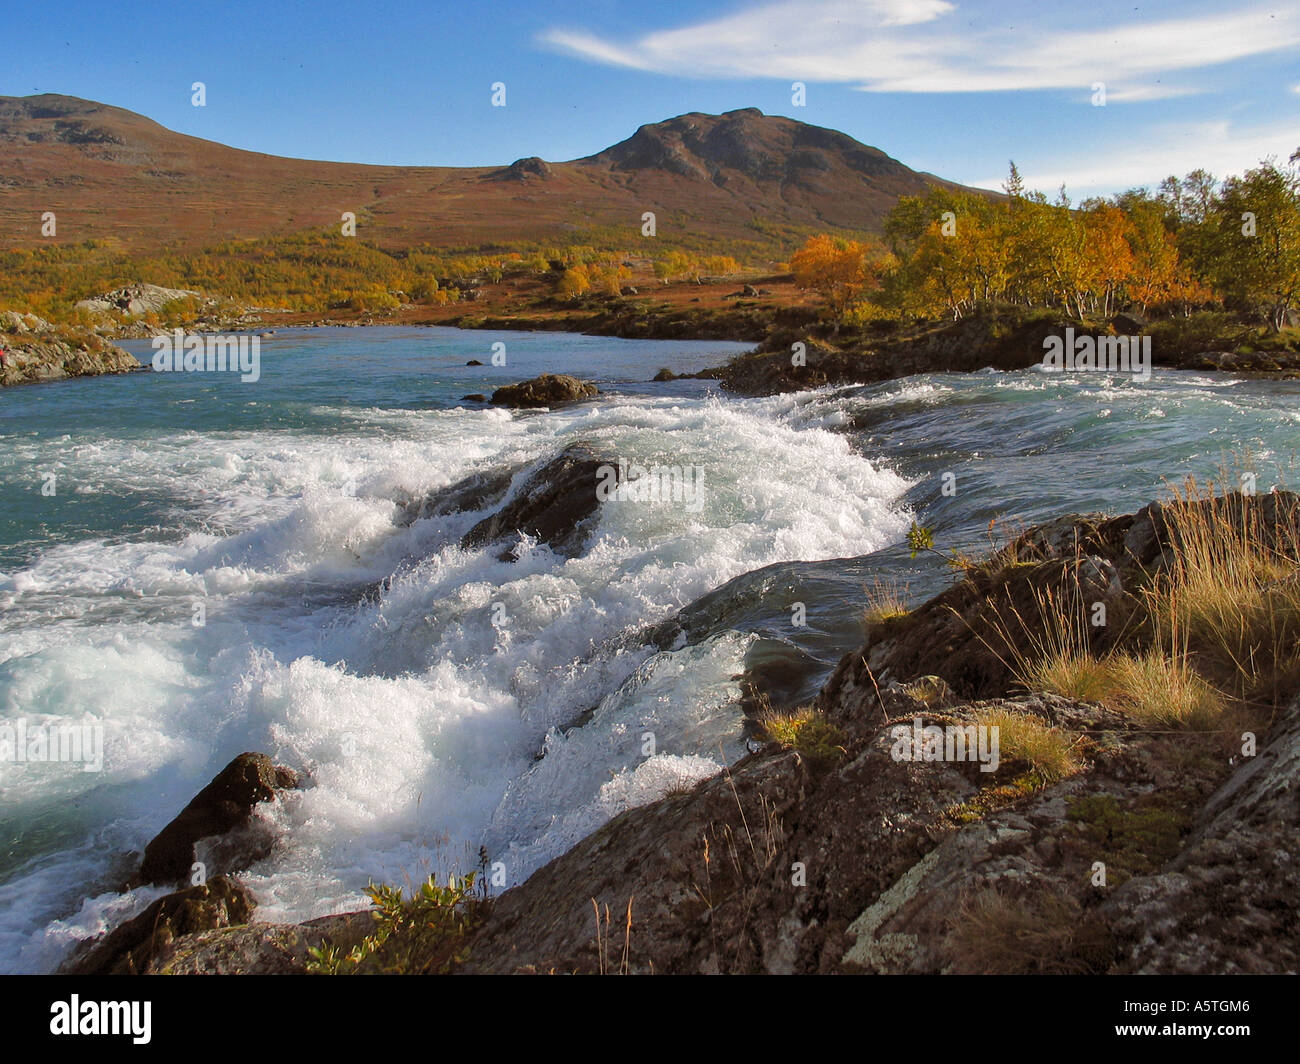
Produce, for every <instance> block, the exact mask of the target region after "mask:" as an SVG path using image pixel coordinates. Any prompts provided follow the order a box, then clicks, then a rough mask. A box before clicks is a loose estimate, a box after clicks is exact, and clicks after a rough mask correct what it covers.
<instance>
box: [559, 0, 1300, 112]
mask: <svg viewBox="0 0 1300 1064" xmlns="http://www.w3.org/2000/svg"><path fill="white" fill-rule="evenodd" d="M542 39H543V40H544V41H545V42H546V43H548V44H550V45H552V46H554V47H557V48H559V49H562V50H564V51H567V52H569V53H571V54H574V55H577V56H581V57H583V58H586V59H590V60H593V61H595V62H600V63H607V64H611V65H615V66H624V67H632V68H635V69H638V70H646V71H654V72H658V73H663V74H675V75H680V76H687V77H715V78H731V77H736V78H739V77H772V78H781V79H787V78H788V79H791V80H804V81H825V82H844V83H848V84H852V85H855V86H857V87H858V88H861V89H862V90H863V91H866V92H909V93H930V92H987V91H1006V90H1025V89H1060V88H1079V87H1081V86H1088V85H1091V84H1092V83H1093V82H1096V81H1104V82H1106V84H1107V89H1108V96H1109V98H1110V99H1113V100H1117V101H1124V100H1139V99H1141V100H1149V99H1158V98H1162V97H1165V96H1170V95H1183V94H1186V93H1188V92H1191V91H1195V90H1192V89H1187V88H1179V87H1175V86H1168V85H1163V84H1158V83H1157V76H1158V75H1161V74H1169V73H1176V72H1180V71H1190V70H1198V69H1203V68H1205V67H1209V66H1214V65H1217V64H1220V63H1227V62H1231V61H1233V60H1237V59H1243V58H1247V57H1249V56H1254V55H1262V54H1266V53H1269V52H1276V51H1282V50H1285V49H1288V48H1295V47H1297V46H1300V9H1296V10H1279V11H1272V12H1270V11H1268V10H1266V9H1263V8H1261V9H1257V10H1248V11H1236V12H1230V13H1226V14H1211V15H1187V16H1174V17H1169V18H1164V19H1155V20H1145V21H1131V22H1125V23H1120V24H1116V25H1115V26H1113V27H1111V28H1109V29H1106V30H1087V31H1078V30H1064V29H1056V28H1052V27H1050V26H1046V25H1044V24H1042V22H1041V20H1040V21H1039V22H1037V23H1029V24H1025V25H1021V26H1017V27H1016V28H1014V29H1012V28H1009V27H1006V26H1004V25H999V26H998V27H997V28H980V27H979V26H977V25H973V24H972V23H970V22H965V21H964V20H963V19H962V17H961V16H960V13H959V12H958V8H957V6H956V5H955V4H952V3H948V2H947V0H777V2H770V3H765V4H762V5H760V6H758V7H755V8H752V9H749V10H746V11H741V12H737V13H735V14H731V15H726V16H724V17H721V18H716V19H711V20H708V21H704V22H699V23H696V24H694V25H688V26H684V27H681V28H678V29H670V30H661V31H657V32H653V33H648V34H645V35H643V36H641V37H639V38H637V39H635V40H632V41H627V42H623V43H619V42H615V41H611V40H607V39H604V38H601V37H597V36H595V35H594V34H591V33H587V32H584V31H581V30H561V29H555V30H551V31H549V32H548V33H546V34H544V35H543V38H542Z"/></svg>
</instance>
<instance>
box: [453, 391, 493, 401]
mask: <svg viewBox="0 0 1300 1064" xmlns="http://www.w3.org/2000/svg"><path fill="white" fill-rule="evenodd" d="M460 401H461V402H462V403H486V402H487V396H486V395H484V394H483V393H482V392H470V394H469V395H462V396H461V397H460Z"/></svg>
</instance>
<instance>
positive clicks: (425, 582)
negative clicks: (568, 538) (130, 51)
mask: <svg viewBox="0 0 1300 1064" xmlns="http://www.w3.org/2000/svg"><path fill="white" fill-rule="evenodd" d="M498 341H499V342H502V343H504V344H505V345H506V350H507V360H508V368H495V367H493V366H492V365H491V364H490V361H491V351H492V344H493V343H496V342H498ZM126 346H128V347H130V348H131V349H132V350H133V351H134V352H135V353H136V354H137V355H140V356H141V357H142V358H144V359H146V360H147V359H148V357H149V353H150V349H149V345H148V342H147V341H145V342H140V343H134V344H128V345H126ZM744 347H745V345H740V344H726V343H710V342H666V341H628V340H613V339H607V338H597V337H584V336H570V335H558V334H553V333H483V332H458V331H456V330H450V329H402V328H371V329H364V330H362V329H317V330H305V329H304V330H289V331H287V332H283V333H280V334H278V335H276V336H274V337H271V338H268V339H266V340H264V341H263V344H262V361H261V377H260V379H259V380H258V381H257V382H255V383H241V382H240V381H239V378H238V376H237V375H233V374H225V375H217V374H203V373H194V374H185V373H172V374H159V373H143V372H142V373H137V374H130V375H127V376H120V377H103V378H96V379H88V380H77V381H65V382H59V383H56V384H50V385H35V386H30V387H24V388H12V389H6V390H5V391H4V392H2V393H0V726H3V725H5V724H8V725H10V726H13V727H16V726H17V724H18V722H19V721H20V720H21V721H23V722H25V725H26V726H27V727H29V728H30V727H33V726H41V725H52V724H58V723H67V724H72V723H76V724H93V725H96V726H98V728H99V729H100V734H102V736H103V743H104V749H103V763H102V768H101V769H100V770H99V771H85V769H86V767H87V766H85V765H83V764H75V763H72V764H70V763H15V762H13V761H0V971H48V970H51V969H52V968H53V967H54V966H55V965H57V964H58V962H59V961H60V959H61V958H62V957H63V956H64V955H66V952H67V950H68V949H70V948H71V946H72V945H73V944H74V943H75V942H76V941H77V940H79V939H81V938H85V937H87V936H89V935H91V934H94V933H96V932H98V931H101V930H103V929H104V928H106V927H108V926H111V925H112V924H113V923H115V922H116V921H118V920H120V919H122V918H123V917H125V916H127V915H130V914H132V913H134V912H137V911H139V910H140V909H141V908H142V907H143V906H144V905H146V904H147V903H148V902H149V901H151V900H152V899H153V898H155V897H158V896H160V895H161V894H162V893H164V891H163V890H162V889H161V888H140V889H137V890H134V891H130V892H127V893H125V894H119V893H118V889H117V888H118V887H119V886H120V885H121V884H122V882H123V881H124V880H125V879H126V877H127V876H128V875H129V874H130V872H131V871H132V869H133V867H134V862H135V861H136V860H138V852H139V851H140V849H142V848H143V846H144V844H145V843H146V842H148V840H149V839H150V838H152V837H153V835H154V834H156V833H157V831H158V830H159V829H160V828H161V827H162V826H163V825H164V824H166V823H167V821H168V820H170V819H171V818H172V817H173V816H174V815H175V814H176V813H177V812H178V811H179V810H180V809H181V807H183V806H184V805H185V803H186V802H187V801H189V799H190V798H191V797H193V795H194V794H195V793H196V792H197V791H198V790H199V789H201V788H202V787H203V785H204V784H206V783H207V781H208V780H209V779H211V777H212V776H213V775H214V774H215V773H216V772H217V771H218V770H219V769H220V768H221V767H222V766H223V765H225V764H226V762H228V761H229V760H230V759H231V758H232V757H233V756H235V755H236V754H238V753H240V752H241V751H244V750H258V751H263V752H265V753H267V754H270V755H271V756H272V757H273V758H274V759H275V760H277V761H278V762H281V763H285V764H289V765H291V766H292V767H294V768H296V769H299V770H302V771H304V772H305V773H306V774H307V775H308V783H307V785H306V786H305V787H304V788H303V789H302V790H299V791H296V792H293V793H291V794H289V795H288V796H287V797H286V799H285V800H284V801H281V802H277V803H274V804H272V805H268V806H264V807H262V809H263V813H264V815H265V816H267V817H268V818H269V819H270V821H271V826H272V828H273V830H274V831H275V833H276V837H277V839H278V842H277V845H276V848H275V849H274V851H273V852H272V853H271V854H270V855H269V856H268V857H266V858H265V859H263V860H261V861H259V862H258V863H256V864H255V865H254V866H253V867H252V868H251V869H250V870H249V871H248V872H247V873H245V879H246V882H247V883H248V885H249V886H250V888H251V889H252V890H253V892H254V894H255V895H256V897H257V899H258V902H259V908H258V913H257V915H258V918H259V919H263V920H275V921H280V920H301V919H308V918H311V917H314V916H319V915H324V914H327V913H331V912H338V911H342V910H345V909H349V908H357V907H360V906H361V905H362V904H363V900H364V899H363V896H362V894H361V890H362V888H363V887H364V886H365V885H366V883H367V882H368V881H369V880H375V881H389V882H406V881H414V880H418V879H422V878H423V877H424V876H425V875H427V874H429V873H430V872H437V873H439V874H440V875H445V874H446V873H447V872H449V871H466V870H469V869H470V868H472V867H474V866H475V865H476V864H477V863H478V855H479V852H480V847H482V848H484V849H485V850H486V852H487V854H488V855H489V858H490V860H491V861H492V862H494V863H496V862H499V865H498V867H499V868H500V869H501V870H502V871H503V872H504V874H505V875H506V877H507V881H508V882H510V883H516V882H519V881H521V880H522V879H523V878H525V877H526V876H527V875H528V874H529V873H530V872H531V871H533V870H534V869H536V868H537V867H539V866H540V865H541V864H543V863H545V862H546V861H548V860H550V859H551V858H553V857H555V856H557V855H558V854H560V853H562V852H564V850H565V849H566V848H568V847H570V846H572V845H573V844H574V843H575V842H576V841H578V840H579V839H581V838H582V837H583V836H585V835H586V834H588V833H590V832H591V831H592V830H594V829H595V828H596V827H598V826H599V825H601V824H602V823H604V822H605V821H606V820H608V819H609V818H610V817H612V816H614V815H616V814H617V813H619V812H620V811H622V810H624V809H627V808H630V807H632V806H636V805H638V804H642V803H645V802H647V801H651V800H653V799H654V798H656V797H658V796H659V795H661V794H663V793H665V792H666V791H667V790H670V789H673V788H676V787H680V786H682V785H684V784H688V783H690V782H692V781H695V780H697V779H700V778H702V777H704V776H707V775H709V774H712V773H714V772H716V771H717V770H718V769H719V767H720V766H721V765H723V764H725V763H727V762H729V761H732V760H735V759H736V758H737V757H739V756H741V755H743V753H744V750H745V729H744V724H745V720H744V715H743V711H742V708H741V683H740V680H741V678H742V676H743V675H745V674H749V675H753V676H761V677H762V678H763V679H764V682H765V683H767V684H768V685H770V686H771V687H772V689H773V691H774V692H776V693H777V694H778V696H780V698H781V699H782V700H784V701H787V702H796V701H798V700H800V699H802V698H806V697H808V696H809V695H810V694H811V693H813V692H814V691H815V690H816V688H817V686H818V685H819V684H820V682H821V681H822V680H823V679H824V677H825V675H826V673H827V672H828V671H829V669H830V668H832V667H833V666H834V664H835V662H836V661H837V660H838V658H839V657H840V656H841V655H842V654H843V653H845V652H847V651H849V650H851V649H853V648H854V647H855V646H856V645H857V643H858V642H860V639H861V634H860V629H859V628H858V616H859V614H860V612H861V609H862V606H863V602H864V598H865V596H864V590H863V588H864V585H870V584H872V583H873V582H875V581H878V580H886V581H895V582H899V583H901V584H904V585H905V586H906V588H907V591H908V594H909V595H910V596H911V597H913V598H918V597H924V596H925V595H927V594H930V593H933V592H934V591H935V590H936V589H938V588H939V587H942V586H943V585H944V583H945V582H946V581H947V580H948V579H950V578H949V577H948V575H947V574H946V573H945V571H944V569H943V566H942V565H941V564H940V563H938V562H937V561H936V560H934V559H927V558H924V557H922V558H919V559H912V558H910V557H909V554H908V552H907V550H906V549H905V548H904V547H902V546H901V544H902V542H903V539H904V536H905V534H906V531H907V529H908V527H909V525H910V523H911V521H912V520H913V519H917V520H920V521H921V522H923V523H925V524H927V525H930V526H932V527H933V528H934V529H935V535H936V540H937V542H938V543H939V544H940V545H941V546H943V547H957V548H972V547H973V548H978V547H979V546H980V544H981V543H986V542H987V539H986V526H987V525H988V522H989V521H990V519H993V518H998V517H1001V518H1004V519H1007V520H1009V521H1011V522H1013V523H1014V522H1016V521H1023V522H1030V521H1033V520H1036V519H1042V518H1046V517H1051V516H1055V515H1057V514H1060V513H1062V512H1066V511H1070V510H1091V509H1110V510H1115V511H1123V510H1127V509H1132V508H1135V507H1137V506H1140V505H1142V504H1144V503H1145V502H1147V501H1149V500H1150V499H1151V498H1153V497H1156V496H1157V495H1159V494H1160V493H1161V490H1162V487H1163V485H1164V484H1165V482H1166V481H1170V480H1177V479H1179V478H1181V477H1182V476H1184V475H1186V474H1188V473H1194V474H1196V475H1198V476H1204V475H1207V474H1211V473H1213V472H1214V471H1215V470H1216V469H1217V468H1218V467H1219V466H1220V465H1221V464H1222V463H1223V461H1224V460H1225V458H1227V459H1228V460H1229V461H1232V460H1233V456H1234V455H1240V454H1241V453H1242V452H1245V451H1249V452H1251V453H1252V454H1253V456H1254V460H1255V462H1256V465H1257V468H1259V469H1260V470H1261V480H1260V488H1261V490H1264V489H1266V488H1267V487H1268V486H1269V484H1270V480H1269V477H1268V475H1267V473H1266V472H1264V471H1265V470H1269V469H1272V468H1275V467H1276V465H1277V464H1278V463H1286V462H1288V461H1289V459H1290V458H1291V457H1292V450H1293V448H1294V445H1295V442H1296V440H1297V438H1298V435H1300V434H1298V433H1297V429H1298V427H1300V384H1297V383H1277V382H1263V381H1247V380H1241V379H1237V378H1230V377H1223V376H1208V375H1192V374H1176V373H1172V372H1160V371H1157V372H1156V373H1155V375H1154V376H1153V378H1152V379H1151V380H1150V381H1149V382H1147V383H1141V382H1136V381H1132V380H1123V379H1119V378H1114V377H1104V376H1098V377H1077V376H1075V377H1061V376H1055V375H1047V374H1043V373H1040V372H1035V371H1026V372H1023V373H994V372H991V371H990V372H986V373H978V374H972V375H933V376H926V377H914V378H908V379H906V380H901V381H894V382H889V383H886V384H879V385H872V386H868V387H845V388H836V389H824V390H819V391H815V392H807V393H799V394H793V395H784V396H777V397H772V398H763V399H736V398H732V397H727V396H724V395H722V394H720V393H719V392H718V390H717V388H716V385H714V384H713V383H712V382H705V381H693V380H692V381H672V382H666V383H645V381H646V379H647V378H648V377H650V376H652V375H653V373H654V372H655V371H656V370H658V369H659V368H661V367H665V366H666V367H668V368H670V369H673V370H676V371H687V370H692V369H698V368H703V367H704V366H709V365H716V364H718V363H719V362H721V361H723V360H724V359H725V358H726V357H728V356H729V355H731V354H732V353H734V352H736V351H738V350H743V349H744ZM469 359H479V360H481V361H483V362H487V363H489V365H487V366H483V367H469V366H466V364H465V363H466V362H467V361H468V360H469ZM540 372H569V373H574V374H575V375H578V376H581V377H584V378H588V379H593V380H595V381H596V382H597V383H598V385H599V386H600V388H601V390H602V392H604V393H605V394H604V395H603V397H602V398H601V399H600V400H598V401H596V402H591V403H584V404H579V405H576V406H571V407H567V408H563V409H559V410H555V411H539V412H509V411H505V410H500V409H492V408H485V407H482V406H481V405H479V404H475V403H465V402H461V401H460V397H461V396H463V395H465V394H466V393H473V392H490V391H491V389H492V388H493V387H496V386H498V385H500V384H502V383H507V382H510V381H513V380H518V379H523V378H525V377H531V376H534V375H536V374H537V373H540ZM578 440H585V441H589V442H590V443H592V444H593V445H594V446H595V447H596V448H597V450H598V451H600V452H601V453H604V454H609V455H611V456H616V457H618V458H623V459H626V460H627V461H629V462H634V463H641V464H642V465H645V466H648V467H652V466H656V465H658V466H675V467H682V466H688V467H691V468H693V469H695V470H698V471H699V476H700V480H699V481H698V483H699V485H700V488H701V493H700V496H699V498H698V500H697V501H696V502H695V504H692V505H686V504H683V502H681V501H678V502H676V503H674V502H671V501H670V502H636V501H631V500H622V501H612V502H609V503H606V504H605V505H604V506H602V507H601V508H600V510H599V513H598V516H597V518H596V520H595V523H594V527H593V529H592V531H591V534H590V536H589V538H588V539H587V541H586V544H585V546H584V548H583V550H582V552H581V553H580V554H579V555H578V556H577V557H572V558H567V557H562V556H559V555H557V554H554V553H552V551H551V550H550V549H549V548H547V547H546V546H544V545H543V546H539V545H537V544H530V543H523V544H522V545H519V546H518V547H517V551H516V553H517V554H518V555H519V556H518V559H517V560H514V561H506V560H501V558H500V557H499V555H500V554H501V548H500V546H499V545H498V546H495V547H489V548H483V549H477V550H468V551H466V550H462V549H460V547H459V546H458V543H459V540H460V538H461V537H462V536H463V535H464V533H465V532H466V531H467V530H468V529H469V528H470V527H472V526H473V525H474V524H475V523H476V522H477V521H479V520H480V519H481V518H482V517H483V516H485V512H467V513H452V514H446V515H440V516H428V517H425V518H423V519H419V520H415V521H413V522H412V521H411V520H410V514H411V512H412V511H411V507H410V504H411V502H412V500H419V499H423V498H427V497H429V496H431V495H436V493H437V492H438V491H439V490H440V489H443V488H446V487H447V486H449V485H452V484H455V483H456V482H457V481H459V480H461V479H462V478H464V477H467V476H470V475H472V474H476V473H482V472H492V471H500V470H518V472H517V474H516V476H515V480H514V484H515V486H516V487H518V486H519V485H521V484H522V482H523V479H524V478H525V477H526V476H527V474H528V471H529V469H530V467H531V468H535V467H536V466H538V465H540V464H542V463H544V462H545V461H546V460H547V459H549V458H551V457H553V456H554V455H555V454H556V453H557V452H558V451H559V450H560V449H561V448H562V447H564V446H565V445H566V444H569V443H572V442H575V441H578ZM944 473H951V474H953V477H952V478H951V479H950V480H949V481H948V483H949V484H951V485H953V486H954V487H955V493H950V494H945V493H944V491H943V484H944V478H943V474H944ZM51 491H52V492H53V493H52V494H51V493H50V492H51ZM800 603H802V604H803V610H804V611H806V614H807V623H806V624H805V625H803V626H799V625H796V624H795V623H793V622H794V620H795V619H796V618H797V615H798V613H799V612H800V611H799V608H798V606H799V604H800ZM648 736H652V737H653V738H652V744H653V745H652V746H648V745H647V737H648ZM648 755H649V756H648ZM211 871H212V872H215V871H218V869H213V870H211Z"/></svg>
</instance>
